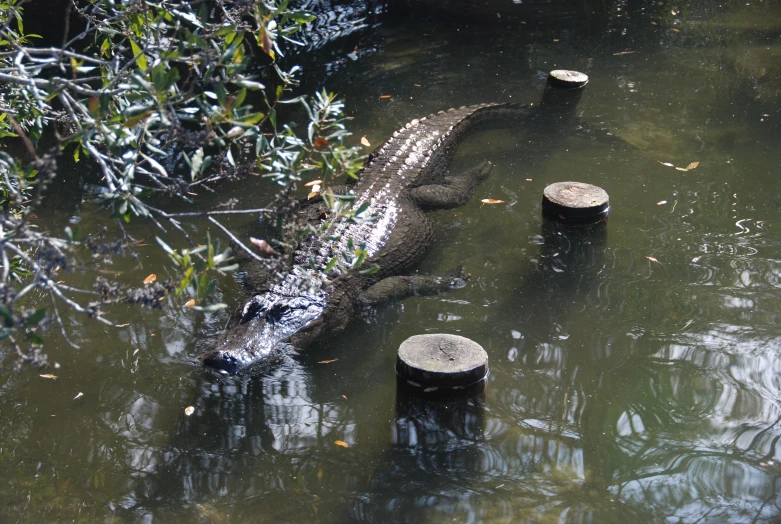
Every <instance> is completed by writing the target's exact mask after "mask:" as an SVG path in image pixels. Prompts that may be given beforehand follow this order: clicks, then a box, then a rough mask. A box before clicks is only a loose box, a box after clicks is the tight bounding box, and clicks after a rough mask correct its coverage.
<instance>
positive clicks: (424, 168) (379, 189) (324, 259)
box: [296, 104, 534, 276]
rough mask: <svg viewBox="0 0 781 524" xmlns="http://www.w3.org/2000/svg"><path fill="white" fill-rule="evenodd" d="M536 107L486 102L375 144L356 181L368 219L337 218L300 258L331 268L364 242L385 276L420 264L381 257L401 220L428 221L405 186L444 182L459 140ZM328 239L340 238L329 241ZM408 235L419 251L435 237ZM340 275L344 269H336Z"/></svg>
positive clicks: (358, 203)
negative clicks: (334, 261) (335, 260)
mask: <svg viewBox="0 0 781 524" xmlns="http://www.w3.org/2000/svg"><path fill="white" fill-rule="evenodd" d="M533 112H534V110H533V108H531V107H529V106H521V105H518V104H480V105H475V106H468V107H461V108H459V109H450V110H449V111H440V112H439V113H436V114H433V115H429V116H427V117H424V118H420V119H414V120H412V121H411V122H410V123H408V124H407V125H406V126H404V127H403V128H401V129H399V130H398V131H396V132H394V133H393V136H391V137H390V138H389V139H388V140H387V141H385V143H383V144H382V145H381V146H379V147H378V148H377V149H375V151H374V152H373V153H372V154H371V155H370V156H369V160H368V161H367V163H366V165H365V167H364V169H363V171H362V173H361V176H360V178H359V181H358V182H357V183H356V184H355V185H354V186H352V187H353V192H354V193H355V203H354V204H353V207H354V208H360V207H361V206H362V205H364V203H365V202H369V204H368V207H367V208H366V210H365V212H364V213H363V214H362V217H361V218H362V220H361V221H358V222H355V221H351V220H339V219H337V220H335V221H334V222H333V223H331V224H330V225H329V226H328V228H327V229H326V231H325V234H324V235H321V237H320V238H321V239H320V240H312V241H311V242H310V243H307V244H306V245H304V246H302V247H301V248H299V251H298V252H297V254H296V263H299V264H306V265H310V267H311V264H310V263H311V261H315V266H316V267H318V268H325V267H326V266H327V264H328V262H329V261H330V260H331V259H332V258H333V257H334V256H338V254H339V253H342V252H348V251H349V245H350V244H352V245H353V246H356V247H357V246H364V249H365V250H366V251H367V253H368V260H369V262H370V263H377V264H379V265H380V268H381V270H382V274H381V276H385V275H389V274H395V273H398V272H399V271H402V270H404V269H405V267H403V266H406V265H409V263H414V261H416V259H417V258H419V257H417V256H412V257H404V258H408V259H409V260H407V261H406V262H402V261H401V260H397V259H398V257H394V259H393V260H388V259H387V257H382V258H385V264H383V263H381V261H380V260H378V257H379V256H380V255H381V254H382V251H383V250H384V248H386V247H387V244H388V241H389V239H390V237H391V233H392V232H393V231H394V230H395V229H397V228H398V227H400V226H401V227H402V228H404V224H400V223H399V221H400V220H401V219H403V222H405V223H409V222H410V221H412V222H416V221H425V220H426V219H425V218H424V217H423V215H422V212H421V211H420V209H418V207H417V206H415V205H414V204H412V203H411V202H409V201H408V200H407V199H406V198H405V193H404V191H405V190H406V189H408V188H413V187H417V186H421V185H425V184H430V183H437V182H440V181H441V180H442V178H443V177H444V174H445V172H446V171H447V168H448V165H449V163H450V160H451V159H452V157H453V154H454V153H455V151H456V149H457V147H458V145H459V144H460V143H461V141H462V140H463V139H464V138H465V137H466V136H468V135H469V134H471V133H473V132H474V131H476V130H478V129H481V128H484V127H487V126H490V125H495V124H498V123H499V124H500V123H501V122H502V121H507V120H511V121H512V120H525V119H527V118H528V117H529V116H530V114H531V113H533ZM407 225H409V224H407ZM410 227H413V226H410ZM393 236H394V237H398V236H400V235H399V234H395V235H393ZM402 236H403V235H402ZM426 236H428V235H426ZM328 238H330V239H336V240H324V239H328ZM408 240H409V241H408V242H407V246H406V249H409V250H411V251H418V249H420V248H421V247H424V248H425V247H428V246H427V245H426V246H418V244H419V243H423V242H425V240H430V239H414V240H413V239H412V238H409V239H408ZM428 243H430V242H428ZM389 263H390V266H389V265H388V264H389ZM334 274H338V271H337V270H334ZM332 276H333V275H332Z"/></svg>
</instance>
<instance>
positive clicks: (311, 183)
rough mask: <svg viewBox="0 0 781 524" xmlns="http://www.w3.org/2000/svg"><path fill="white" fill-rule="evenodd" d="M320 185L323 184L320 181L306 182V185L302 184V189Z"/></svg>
mask: <svg viewBox="0 0 781 524" xmlns="http://www.w3.org/2000/svg"><path fill="white" fill-rule="evenodd" d="M322 183H323V181H322V180H320V179H318V180H312V181H311V182H307V183H306V184H304V187H312V186H319V185H322Z"/></svg>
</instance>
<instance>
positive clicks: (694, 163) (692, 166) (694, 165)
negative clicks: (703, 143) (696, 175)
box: [686, 162, 700, 170]
mask: <svg viewBox="0 0 781 524" xmlns="http://www.w3.org/2000/svg"><path fill="white" fill-rule="evenodd" d="M698 165H700V163H699V162H692V163H691V164H689V165H688V166H686V169H687V170H689V169H694V168H696V167H697V166H698Z"/></svg>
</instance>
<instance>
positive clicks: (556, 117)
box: [540, 69, 588, 131]
mask: <svg viewBox="0 0 781 524" xmlns="http://www.w3.org/2000/svg"><path fill="white" fill-rule="evenodd" d="M586 84H588V76H587V75H585V74H583V73H579V72H578V71H567V70H564V69H560V70H555V71H551V72H550V73H549V74H548V81H547V83H546V85H545V90H544V91H543V93H542V100H541V102H540V106H541V107H542V110H543V114H544V115H545V117H546V120H547V121H548V123H549V125H551V126H552V127H553V129H552V130H558V131H563V130H564V128H566V127H567V124H568V123H569V121H570V120H571V119H572V118H573V117H574V116H575V109H576V108H577V106H578V102H580V97H581V96H582V95H583V91H585V89H584V88H585V87H586Z"/></svg>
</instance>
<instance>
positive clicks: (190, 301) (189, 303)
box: [184, 298, 195, 309]
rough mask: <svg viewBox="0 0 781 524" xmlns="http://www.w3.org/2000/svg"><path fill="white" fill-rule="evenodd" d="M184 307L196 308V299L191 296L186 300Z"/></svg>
mask: <svg viewBox="0 0 781 524" xmlns="http://www.w3.org/2000/svg"><path fill="white" fill-rule="evenodd" d="M184 307H188V308H190V309H192V308H194V307H195V299H194V298H191V299H190V300H188V301H187V302H185V304H184Z"/></svg>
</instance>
